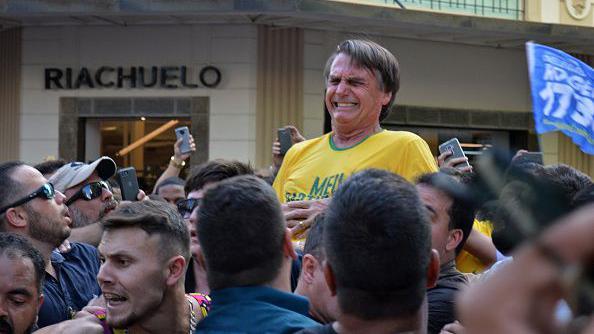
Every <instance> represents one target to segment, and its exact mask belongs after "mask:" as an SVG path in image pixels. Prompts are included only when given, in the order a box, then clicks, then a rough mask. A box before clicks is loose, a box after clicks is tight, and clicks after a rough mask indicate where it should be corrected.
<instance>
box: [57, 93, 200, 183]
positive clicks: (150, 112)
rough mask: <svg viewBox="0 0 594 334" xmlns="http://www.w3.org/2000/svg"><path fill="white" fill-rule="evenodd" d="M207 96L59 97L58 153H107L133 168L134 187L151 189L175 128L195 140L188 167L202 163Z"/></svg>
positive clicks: (79, 157)
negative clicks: (182, 128)
mask: <svg viewBox="0 0 594 334" xmlns="http://www.w3.org/2000/svg"><path fill="white" fill-rule="evenodd" d="M208 100H209V99H208V97H174V98H168V97H161V98H152V97H151V98H140V97H138V98H103V97H102V98H61V99H60V119H59V128H60V137H59V157H60V158H63V159H65V160H67V161H91V160H95V159H97V158H98V157H100V156H102V155H106V156H109V157H111V158H112V159H114V160H115V161H116V163H117V164H118V167H135V168H136V171H137V175H138V179H139V183H140V184H139V185H140V187H141V188H142V189H144V190H146V191H151V190H152V188H153V185H154V183H155V181H156V179H157V178H158V177H159V175H160V174H161V173H162V171H163V170H165V168H166V167H167V165H168V164H169V161H170V157H171V156H172V155H173V144H174V143H175V132H174V129H175V128H176V127H180V126H187V127H188V128H189V129H190V132H191V133H192V135H193V136H194V140H195V142H196V152H194V153H193V154H192V155H191V157H190V158H189V160H188V161H187V164H188V165H189V166H188V167H191V165H197V164H200V163H202V162H205V161H208V142H209V109H208V105H209V101H208ZM173 121H176V122H175V124H172V123H173ZM163 127H166V129H164V131H162V132H160V133H159V134H157V135H155V136H154V137H153V138H151V139H150V140H148V141H146V142H145V143H143V144H142V145H140V146H138V147H137V148H135V149H134V150H132V151H130V152H125V153H124V152H122V151H121V150H122V149H124V148H126V147H128V146H129V145H131V144H133V143H135V142H137V141H138V140H140V139H142V138H144V137H145V136H146V135H148V134H150V133H151V132H153V131H155V130H157V129H159V128H163ZM188 167H187V168H186V170H189V168H188ZM183 172H184V171H182V173H183ZM181 177H184V174H182V175H181Z"/></svg>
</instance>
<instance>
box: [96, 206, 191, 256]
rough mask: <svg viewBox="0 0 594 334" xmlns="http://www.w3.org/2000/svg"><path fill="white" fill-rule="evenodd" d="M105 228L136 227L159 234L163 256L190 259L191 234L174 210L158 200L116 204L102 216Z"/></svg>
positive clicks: (149, 232)
mask: <svg viewBox="0 0 594 334" xmlns="http://www.w3.org/2000/svg"><path fill="white" fill-rule="evenodd" d="M103 227H104V229H105V231H111V230H117V229H119V228H126V227H138V228H140V229H142V230H143V231H145V232H146V233H148V234H149V235H153V234H158V235H160V236H161V240H162V243H161V246H162V251H161V254H162V255H163V258H164V259H169V258H171V257H173V256H176V255H182V256H183V257H184V258H185V259H186V262H188V261H189V259H190V233H189V232H188V228H187V227H186V224H185V222H184V220H183V218H182V217H181V216H180V215H179V213H178V212H177V210H176V209H175V208H174V207H173V206H171V205H169V204H167V203H163V202H159V201H139V202H131V203H126V204H122V205H120V206H118V208H117V209H116V210H115V211H114V212H112V213H111V214H109V215H108V216H106V217H105V218H104V219H103Z"/></svg>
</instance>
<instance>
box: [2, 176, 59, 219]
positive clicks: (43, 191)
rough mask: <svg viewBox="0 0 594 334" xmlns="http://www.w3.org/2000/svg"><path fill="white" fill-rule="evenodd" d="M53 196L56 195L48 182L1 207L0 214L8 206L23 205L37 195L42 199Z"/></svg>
mask: <svg viewBox="0 0 594 334" xmlns="http://www.w3.org/2000/svg"><path fill="white" fill-rule="evenodd" d="M54 196H56V192H55V190H54V185H53V184H51V183H49V182H48V183H46V184H44V185H42V186H41V187H40V188H39V189H37V190H35V191H34V192H32V193H31V194H29V195H27V196H26V197H24V198H21V199H19V200H18V201H16V202H14V203H12V204H9V205H7V206H5V207H3V208H2V209H0V214H3V213H4V212H6V210H8V209H10V208H14V207H16V206H19V205H23V204H25V203H27V202H29V201H32V200H34V199H36V198H37V197H41V198H44V199H52V198H54Z"/></svg>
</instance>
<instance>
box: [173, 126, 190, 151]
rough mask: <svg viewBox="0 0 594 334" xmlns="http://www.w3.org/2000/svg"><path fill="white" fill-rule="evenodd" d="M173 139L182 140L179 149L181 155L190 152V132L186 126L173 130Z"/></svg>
mask: <svg viewBox="0 0 594 334" xmlns="http://www.w3.org/2000/svg"><path fill="white" fill-rule="evenodd" d="M175 137H176V138H177V140H180V139H182V143H181V145H180V147H179V150H180V153H181V154H187V153H190V152H192V147H191V145H190V130H189V129H188V127H187V126H182V127H179V128H177V129H175Z"/></svg>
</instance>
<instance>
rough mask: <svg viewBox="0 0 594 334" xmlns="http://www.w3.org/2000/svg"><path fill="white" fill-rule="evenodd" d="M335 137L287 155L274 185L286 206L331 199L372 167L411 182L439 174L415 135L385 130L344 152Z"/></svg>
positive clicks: (306, 143) (328, 136)
mask: <svg viewBox="0 0 594 334" xmlns="http://www.w3.org/2000/svg"><path fill="white" fill-rule="evenodd" d="M331 135H332V133H328V134H326V135H323V136H321V137H318V138H314V139H310V140H307V141H304V142H301V143H298V144H296V145H294V146H293V147H291V149H290V150H289V151H288V152H287V155H286V156H285V159H284V160H283V164H282V166H281V168H280V170H279V172H278V175H277V176H276V179H275V180H274V185H273V187H274V190H275V191H276V194H277V196H278V198H279V199H280V201H281V202H282V203H286V202H291V201H301V200H312V199H322V198H327V197H330V196H332V193H334V191H336V189H337V188H338V185H340V184H341V183H342V182H344V181H345V180H346V179H347V178H348V177H349V176H350V175H351V174H353V173H355V172H357V171H361V170H364V169H368V168H378V169H385V170H388V171H391V172H393V173H396V174H398V175H400V176H402V177H404V178H405V179H407V180H408V181H411V182H412V181H414V179H415V178H416V177H417V176H419V175H421V174H425V173H432V172H436V171H437V164H436V163H435V159H434V158H433V155H432V154H431V151H430V150H429V146H428V145H427V143H426V142H425V141H424V140H423V139H422V138H421V137H419V136H417V135H415V134H414V133H411V132H406V131H388V130H384V131H382V132H378V133H376V134H374V135H371V136H369V137H367V138H366V139H364V140H363V141H361V142H360V143H358V144H356V145H355V146H352V147H349V148H344V149H340V148H337V147H335V146H334V143H333V142H332V139H331V138H332V137H331Z"/></svg>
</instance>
